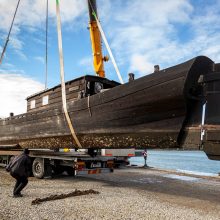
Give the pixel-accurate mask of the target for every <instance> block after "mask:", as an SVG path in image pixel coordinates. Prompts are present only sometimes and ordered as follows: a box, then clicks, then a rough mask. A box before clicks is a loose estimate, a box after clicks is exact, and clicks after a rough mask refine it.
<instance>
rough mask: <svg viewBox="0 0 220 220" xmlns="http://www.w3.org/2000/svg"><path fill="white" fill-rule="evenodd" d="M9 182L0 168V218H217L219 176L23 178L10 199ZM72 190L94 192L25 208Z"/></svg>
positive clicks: (132, 172)
mask: <svg viewBox="0 0 220 220" xmlns="http://www.w3.org/2000/svg"><path fill="white" fill-rule="evenodd" d="M13 185H14V179H12V178H11V177H10V176H9V174H8V173H6V172H5V171H4V170H3V169H0V220H8V219H13V220H14V219H16V220H17V219H21V220H26V219H28V220H32V219H33V220H35V219H36V220H41V219H42V220H46V219H47V220H50V219H51V220H52V219H53V220H56V219H59V220H60V219H71V220H72V219H132V220H133V219H184V220H185V219H209V220H210V219H220V196H219V195H220V178H219V177H216V178H207V177H197V176H193V175H188V176H186V175H180V174H178V173H174V172H169V171H161V170H154V169H141V168H139V169H137V168H136V169H134V168H128V169H121V170H115V172H114V173H110V174H99V175H90V176H86V177H76V178H74V177H67V176H59V177H56V178H53V179H44V180H38V179H35V178H29V184H28V186H27V187H26V188H25V190H24V191H23V194H24V197H22V198H13V197H12V188H13ZM75 189H78V190H88V189H93V190H96V191H99V192H100V194H95V195H94V194H91V195H84V196H79V197H70V198H66V199H62V200H56V201H48V202H44V203H42V204H39V205H31V201H32V200H34V199H36V198H43V197H47V196H50V195H54V194H62V193H70V192H72V191H74V190H75Z"/></svg>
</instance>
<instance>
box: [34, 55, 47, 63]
mask: <svg viewBox="0 0 220 220" xmlns="http://www.w3.org/2000/svg"><path fill="white" fill-rule="evenodd" d="M34 59H35V60H37V61H39V62H40V63H43V64H44V63H45V58H44V57H41V56H37V57H34Z"/></svg>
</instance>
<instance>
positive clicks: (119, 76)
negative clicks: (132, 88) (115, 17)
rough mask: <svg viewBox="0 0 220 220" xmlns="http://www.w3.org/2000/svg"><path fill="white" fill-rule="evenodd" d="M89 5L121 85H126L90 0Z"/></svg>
mask: <svg viewBox="0 0 220 220" xmlns="http://www.w3.org/2000/svg"><path fill="white" fill-rule="evenodd" d="M89 4H90V6H91V9H92V14H93V16H94V17H95V20H96V22H97V26H98V28H99V31H100V34H101V36H102V39H103V41H104V43H105V46H106V49H107V50H108V53H109V56H110V58H111V60H112V63H113V66H114V68H115V71H116V73H117V75H118V78H119V80H120V82H121V84H124V81H123V79H122V77H121V74H120V71H119V69H118V66H117V64H116V61H115V58H114V56H113V54H112V51H111V48H110V46H109V44H108V41H107V39H106V36H105V33H104V31H103V29H102V26H101V24H100V22H99V20H98V17H97V15H96V13H95V10H94V8H93V6H92V4H91V1H90V0H89Z"/></svg>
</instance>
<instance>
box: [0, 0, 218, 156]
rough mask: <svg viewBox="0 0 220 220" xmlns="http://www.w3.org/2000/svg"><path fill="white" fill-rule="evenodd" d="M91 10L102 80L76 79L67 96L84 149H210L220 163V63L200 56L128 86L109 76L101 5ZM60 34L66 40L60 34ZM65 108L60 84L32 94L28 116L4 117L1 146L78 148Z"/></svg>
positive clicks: (97, 66)
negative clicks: (104, 50)
mask: <svg viewBox="0 0 220 220" xmlns="http://www.w3.org/2000/svg"><path fill="white" fill-rule="evenodd" d="M58 3H59V1H57V12H59V7H58ZM88 6H89V15H90V35H91V42H92V49H93V60H94V68H95V72H96V74H97V75H98V76H99V77H97V76H83V77H80V78H78V79H75V80H72V81H69V82H67V83H66V91H65V92H66V102H67V111H68V114H69V116H70V120H71V121H72V122H71V123H72V126H73V130H74V132H75V134H76V136H77V138H78V140H79V143H80V146H81V147H82V148H129V147H130V148H133V147H134V148H174V147H182V148H183V147H184V148H185V149H201V148H204V151H205V152H206V154H207V155H208V156H209V158H211V159H217V160H220V147H219V146H220V135H219V132H220V104H218V103H219V102H217V101H216V100H219V96H220V95H219V94H220V93H219V91H220V77H219V76H220V74H219V71H220V64H215V63H214V62H213V61H212V60H211V59H209V58H208V57H204V56H199V57H196V58H193V59H191V60H189V61H187V62H185V63H182V64H179V65H176V66H173V67H170V68H167V69H164V70H161V71H157V72H155V73H152V74H150V75H147V76H144V77H142V78H139V79H136V80H133V81H130V82H128V83H126V84H122V85H120V84H119V83H117V82H115V81H110V80H108V79H106V78H105V71H104V64H103V62H104V61H105V60H107V58H106V57H103V56H102V50H101V38H100V33H99V29H100V27H99V22H98V18H97V8H96V1H95V0H88ZM58 24H60V20H59V17H58ZM58 29H59V28H58ZM58 33H59V34H60V35H59V34H58V36H59V37H58V38H59V39H60V38H61V31H60V29H59V31H58ZM61 46H62V45H61V43H60V42H59V48H61ZM61 57H62V56H61ZM63 88H64V87H63ZM205 103H206V112H205V111H203V109H204V108H203V106H204V105H205ZM63 109H65V108H64V106H63V103H62V98H61V85H58V86H56V87H54V88H51V89H48V90H45V91H42V92H39V93H37V94H34V95H32V96H30V97H28V98H27V113H25V114H21V115H17V116H12V115H11V117H8V118H6V119H1V120H0V146H2V147H4V148H9V147H11V146H20V147H22V148H52V149H56V148H65V147H68V148H76V147H79V144H77V141H76V138H73V136H74V135H73V132H70V130H71V129H70V123H67V120H66V117H65V116H66V113H67V112H66V111H64V110H63ZM64 113H65V116H64ZM205 113H206V115H205V122H204V120H202V118H204V114H205ZM202 121H203V122H202Z"/></svg>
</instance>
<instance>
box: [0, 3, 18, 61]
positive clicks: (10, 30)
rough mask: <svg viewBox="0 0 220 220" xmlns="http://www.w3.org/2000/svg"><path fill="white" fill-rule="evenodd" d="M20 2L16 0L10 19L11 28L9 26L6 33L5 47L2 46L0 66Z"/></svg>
mask: <svg viewBox="0 0 220 220" xmlns="http://www.w3.org/2000/svg"><path fill="white" fill-rule="evenodd" d="M20 1H21V0H18V3H17V6H16V9H15V13H14V16H13V19H12V22H11V26H10V29H9V32H8V36H7V38H6V42H5V45H4V47H3V50H2V54H1V58H0V64H1V63H2V60H3V57H4V54H5V51H6V48H7V45H8V42H9V37H10V34H11V30H12V27H13V24H14V20H15V16H16V14H17V11H18V6H19V4H20Z"/></svg>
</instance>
